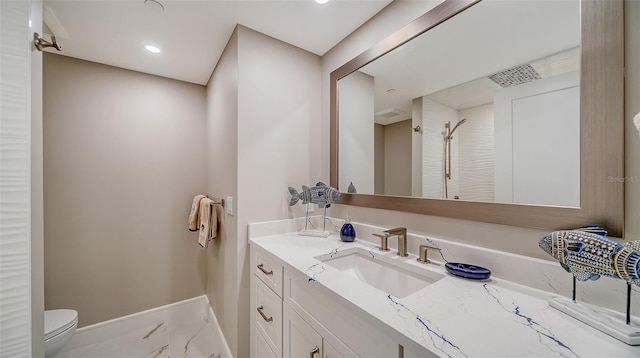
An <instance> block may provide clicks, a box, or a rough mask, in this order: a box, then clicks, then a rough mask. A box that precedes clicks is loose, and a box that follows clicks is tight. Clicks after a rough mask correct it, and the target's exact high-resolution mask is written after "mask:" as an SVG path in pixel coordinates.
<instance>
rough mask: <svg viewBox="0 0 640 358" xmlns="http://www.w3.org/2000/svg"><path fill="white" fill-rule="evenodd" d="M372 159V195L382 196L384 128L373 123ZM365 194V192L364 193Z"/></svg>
mask: <svg viewBox="0 0 640 358" xmlns="http://www.w3.org/2000/svg"><path fill="white" fill-rule="evenodd" d="M373 135H374V137H373V138H374V139H373V143H374V145H373V149H374V154H373V159H374V161H373V162H374V165H373V167H374V172H375V175H374V176H373V184H374V191H373V192H374V194H384V179H385V177H384V159H385V155H384V149H385V148H384V146H385V144H386V143H385V140H384V126H383V125H382V124H377V123H375V124H374V125H373ZM356 189H357V188H356ZM343 190H344V189H343ZM365 193H366V192H365Z"/></svg>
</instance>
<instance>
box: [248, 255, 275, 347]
mask: <svg viewBox="0 0 640 358" xmlns="http://www.w3.org/2000/svg"><path fill="white" fill-rule="evenodd" d="M251 267H252V268H253V270H252V272H253V274H252V275H251V357H269V358H272V357H276V358H280V357H282V272H283V269H282V265H279V264H278V263H277V262H276V261H274V260H271V259H269V258H268V257H265V256H264V255H263V254H262V253H260V252H258V251H256V250H253V249H252V250H251Z"/></svg>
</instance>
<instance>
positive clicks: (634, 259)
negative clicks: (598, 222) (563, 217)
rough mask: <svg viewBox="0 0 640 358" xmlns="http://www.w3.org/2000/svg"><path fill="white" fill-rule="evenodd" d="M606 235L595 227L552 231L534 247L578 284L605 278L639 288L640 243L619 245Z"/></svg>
mask: <svg viewBox="0 0 640 358" xmlns="http://www.w3.org/2000/svg"><path fill="white" fill-rule="evenodd" d="M606 235H607V232H606V231H605V230H604V229H602V228H600V227H597V226H595V225H593V226H587V227H584V228H580V229H575V230H563V231H555V232H552V233H549V234H547V235H545V236H543V237H542V239H540V242H539V243H538V246H540V248H541V249H542V250H544V251H545V252H546V253H548V254H549V255H551V256H553V257H554V258H555V259H556V260H558V262H560V266H562V268H564V269H565V270H566V271H567V272H569V273H571V274H573V276H574V277H575V278H576V279H578V280H580V281H586V280H594V281H595V280H597V279H599V278H600V277H601V276H607V277H612V278H615V279H619V280H624V281H626V282H628V283H633V284H635V285H638V286H640V240H638V241H631V242H625V243H619V242H615V241H613V240H609V239H607V238H606V237H605V236H606Z"/></svg>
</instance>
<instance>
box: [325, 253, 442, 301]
mask: <svg viewBox="0 0 640 358" xmlns="http://www.w3.org/2000/svg"><path fill="white" fill-rule="evenodd" d="M316 259H318V260H320V261H322V262H324V263H325V264H327V265H329V266H331V267H333V268H335V269H337V270H340V271H342V272H344V274H345V275H348V276H350V277H352V278H355V279H358V280H360V281H362V282H364V283H366V284H368V285H369V286H372V287H375V288H377V289H379V290H381V291H384V292H386V293H389V294H391V295H392V296H395V297H398V298H404V297H407V296H409V295H411V294H413V293H415V292H417V291H419V290H421V289H423V288H425V287H427V286H429V285H430V284H432V283H434V282H436V281H438V280H439V279H441V278H443V277H444V275H441V274H439V273H436V272H432V271H429V270H427V269H424V268H421V267H416V266H414V265H410V264H408V263H406V262H403V261H402V258H400V257H398V258H392V257H389V256H387V255H384V254H379V253H378V251H375V250H366V249H363V248H359V247H356V248H350V249H346V250H343V251H338V252H337V253H331V254H326V255H322V256H318V257H316Z"/></svg>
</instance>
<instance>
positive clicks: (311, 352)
mask: <svg viewBox="0 0 640 358" xmlns="http://www.w3.org/2000/svg"><path fill="white" fill-rule="evenodd" d="M318 353H320V348H318V346H316V347H315V348H314V349H312V350H311V351H310V352H309V358H313V357H315V356H316V354H318Z"/></svg>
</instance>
